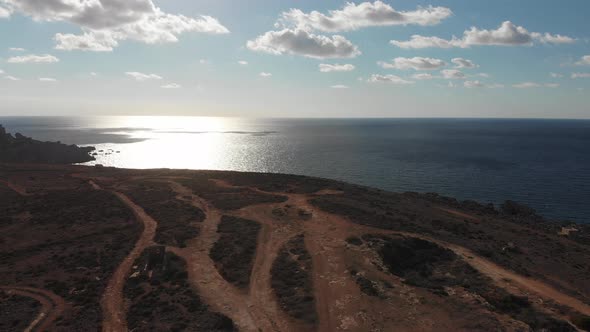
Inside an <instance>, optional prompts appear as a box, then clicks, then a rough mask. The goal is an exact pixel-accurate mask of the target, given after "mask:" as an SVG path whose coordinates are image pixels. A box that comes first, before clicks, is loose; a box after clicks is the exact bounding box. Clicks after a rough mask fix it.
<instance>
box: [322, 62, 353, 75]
mask: <svg viewBox="0 0 590 332" xmlns="http://www.w3.org/2000/svg"><path fill="white" fill-rule="evenodd" d="M318 67H319V69H320V72H322V73H330V72H343V71H353V70H354V68H355V67H354V65H351V64H343V65H341V64H337V63H336V64H328V63H320V64H319V65H318Z"/></svg>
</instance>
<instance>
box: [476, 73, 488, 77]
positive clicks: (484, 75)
mask: <svg viewBox="0 0 590 332" xmlns="http://www.w3.org/2000/svg"><path fill="white" fill-rule="evenodd" d="M475 76H479V77H483V78H488V77H490V74H487V73H478V74H475Z"/></svg>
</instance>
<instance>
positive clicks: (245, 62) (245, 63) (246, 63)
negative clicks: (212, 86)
mask: <svg viewBox="0 0 590 332" xmlns="http://www.w3.org/2000/svg"><path fill="white" fill-rule="evenodd" d="M238 64H240V65H242V66H247V65H248V61H244V60H240V61H238Z"/></svg>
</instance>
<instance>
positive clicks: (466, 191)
mask: <svg viewBox="0 0 590 332" xmlns="http://www.w3.org/2000/svg"><path fill="white" fill-rule="evenodd" d="M0 123H1V124H3V125H4V126H5V127H6V128H7V130H8V131H9V132H12V133H14V132H20V133H22V134H24V135H26V136H31V137H33V138H35V139H40V140H51V141H61V142H64V143H71V144H79V145H93V146H96V148H97V149H98V150H101V152H100V153H99V155H98V156H97V161H96V162H93V163H89V164H95V163H98V164H103V165H105V166H115V167H126V168H162V167H165V168H188V169H215V170H237V171H257V172H280V173H294V174H302V175H310V176H318V177H325V178H331V179H337V180H343V181H347V182H352V183H357V184H363V185H367V186H372V187H377V188H381V189H385V190H390V191H418V192H438V193H441V194H444V195H449V196H453V197H456V198H458V199H473V200H477V201H480V202H492V203H495V204H498V203H500V202H503V201H504V200H506V199H511V200H515V201H519V202H522V203H525V204H527V205H529V206H531V207H533V208H535V209H536V210H537V211H538V212H539V213H541V214H542V215H545V216H547V217H550V218H556V219H563V220H572V221H576V222H590V121H582V120H481V119H313V120H312V119H258V120H257V119H236V118H201V117H96V118H89V117H86V118H72V117H0Z"/></svg>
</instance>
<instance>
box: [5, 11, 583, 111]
mask: <svg viewBox="0 0 590 332" xmlns="http://www.w3.org/2000/svg"><path fill="white" fill-rule="evenodd" d="M44 3H45V4H44V6H43V7H42V8H41V7H40V6H39V5H38V1H32V0H0V115H21V114H22V115H69V114H78V115H96V114H121V115H133V114H149V115H154V114H156V115H175V114H178V115H207V116H252V117H542V118H590V109H589V108H588V104H589V103H588V101H589V98H588V89H590V77H589V76H590V75H588V73H590V56H589V55H590V42H589V38H590V33H589V32H590V31H589V30H590V29H589V28H590V26H589V25H588V23H587V13H588V12H590V2H588V1H586V0H571V1H568V2H567V5H564V4H563V2H561V3H560V2H557V1H546V0H542V1H538V0H537V1H531V0H521V1H518V2H517V3H515V2H514V1H508V0H505V1H494V2H482V1H434V0H433V1H384V2H379V1H376V2H361V1H356V2H353V3H347V2H345V1H321V2H320V1H307V0H303V1H302V0H300V1H270V0H267V1H261V0H254V1H247V2H246V1H239V2H237V1H229V0H214V1H213V0H207V1H186V0H184V1H181V0H167V1H158V0H109V1H106V0H103V1H102V2H101V0H92V1H81V0H80V1H71V0H70V1H65V0H46V1H45V2H44ZM202 15H206V16H208V18H205V17H203V16H202ZM412 36H415V37H412ZM453 36H454V39H453ZM587 56H588V57H587ZM239 62H242V63H241V64H240V63H239ZM320 65H323V66H322V68H323V69H324V71H320Z"/></svg>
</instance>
